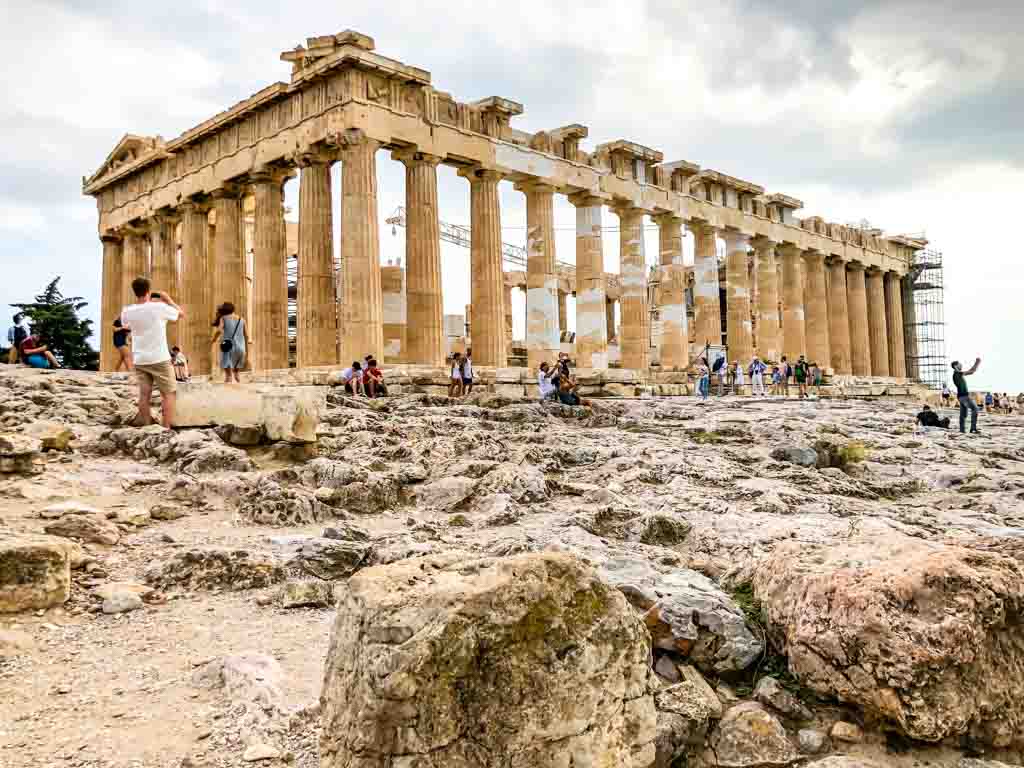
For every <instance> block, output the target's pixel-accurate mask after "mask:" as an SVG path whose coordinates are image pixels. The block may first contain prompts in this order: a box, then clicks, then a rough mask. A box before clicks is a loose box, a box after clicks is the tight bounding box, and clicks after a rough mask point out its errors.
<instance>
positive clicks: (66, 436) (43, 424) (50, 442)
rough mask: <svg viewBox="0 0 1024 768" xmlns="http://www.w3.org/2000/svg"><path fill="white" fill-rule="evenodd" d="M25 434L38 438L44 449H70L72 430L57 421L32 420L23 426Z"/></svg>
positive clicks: (72, 436)
mask: <svg viewBox="0 0 1024 768" xmlns="http://www.w3.org/2000/svg"><path fill="white" fill-rule="evenodd" d="M25 434H26V435H30V436H31V437H34V438H36V439H37V440H39V443H40V446H41V447H42V449H43V450H44V451H70V450H71V441H72V440H74V439H75V433H74V431H73V430H72V429H71V428H70V427H69V426H68V425H67V424H63V423H61V422H59V421H34V422H32V423H31V424H29V425H28V426H27V427H26V428H25Z"/></svg>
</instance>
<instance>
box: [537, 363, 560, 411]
mask: <svg viewBox="0 0 1024 768" xmlns="http://www.w3.org/2000/svg"><path fill="white" fill-rule="evenodd" d="M557 370H558V367H557V366H549V365H548V364H547V363H541V364H540V369H539V370H538V372H537V388H538V390H539V391H540V399H541V402H544V401H545V400H554V399H555V398H556V396H557V392H558V389H557V387H556V386H555V384H554V382H553V381H552V379H554V378H555V372H556V371H557Z"/></svg>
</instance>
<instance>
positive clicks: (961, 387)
mask: <svg viewBox="0 0 1024 768" xmlns="http://www.w3.org/2000/svg"><path fill="white" fill-rule="evenodd" d="M979 365H981V358H980V357H976V358H975V359H974V365H972V366H971V369H970V370H969V371H965V370H963V368H961V367H960V361H959V360H954V361H953V384H954V385H955V386H956V399H957V402H958V403H960V432H961V434H962V433H963V431H964V422H965V421H967V411H970V412H971V434H972V435H978V434H981V433H980V432H978V406H977V404H976V403H975V402H974V398H972V397H971V391H970V390H969V389H968V388H967V382H966V381H964V377H965V376H970V375H971V374H972V373H974V372H975V371H976V370H978V366H979Z"/></svg>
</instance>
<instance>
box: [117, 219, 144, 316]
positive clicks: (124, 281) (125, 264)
mask: <svg viewBox="0 0 1024 768" xmlns="http://www.w3.org/2000/svg"><path fill="white" fill-rule="evenodd" d="M123 236H124V243H123V245H122V250H121V302H122V304H134V303H135V292H134V291H133V290H132V280H134V279H135V278H136V277H149V242H148V239H147V238H146V231H145V230H144V229H142V228H136V227H125V228H124V231H123Z"/></svg>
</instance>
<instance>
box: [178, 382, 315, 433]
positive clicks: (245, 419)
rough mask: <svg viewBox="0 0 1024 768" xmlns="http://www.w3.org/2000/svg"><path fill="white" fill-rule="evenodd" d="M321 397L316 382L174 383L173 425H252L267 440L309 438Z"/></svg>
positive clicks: (239, 426) (237, 428)
mask: <svg viewBox="0 0 1024 768" xmlns="http://www.w3.org/2000/svg"><path fill="white" fill-rule="evenodd" d="M325 402H326V390H325V389H323V388H322V387H304V386H289V387H272V386H267V385H262V384H243V385H237V386H226V385H216V384H208V383H196V384H192V383H188V384H179V386H178V399H177V405H176V407H175V413H174V426H176V427H232V428H234V429H235V430H239V434H240V435H245V434H247V433H246V432H245V431H244V429H243V428H258V429H260V430H262V432H263V433H264V434H265V435H266V437H267V440H270V441H283V442H289V443H314V442H316V428H317V425H318V424H319V423H320V414H321V413H322V412H323V410H324V408H325ZM248 434H251V433H248Z"/></svg>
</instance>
